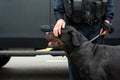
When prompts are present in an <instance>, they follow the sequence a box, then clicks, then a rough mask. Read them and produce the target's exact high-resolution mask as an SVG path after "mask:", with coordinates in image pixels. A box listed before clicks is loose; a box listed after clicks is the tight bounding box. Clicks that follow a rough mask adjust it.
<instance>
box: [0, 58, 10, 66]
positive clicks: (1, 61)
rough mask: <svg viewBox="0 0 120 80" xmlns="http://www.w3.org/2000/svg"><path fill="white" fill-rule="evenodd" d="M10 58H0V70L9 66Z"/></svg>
mask: <svg viewBox="0 0 120 80" xmlns="http://www.w3.org/2000/svg"><path fill="white" fill-rule="evenodd" d="M10 58H11V57H10V56H0V68H2V67H3V66H4V65H5V64H7V63H8V61H9V60H10Z"/></svg>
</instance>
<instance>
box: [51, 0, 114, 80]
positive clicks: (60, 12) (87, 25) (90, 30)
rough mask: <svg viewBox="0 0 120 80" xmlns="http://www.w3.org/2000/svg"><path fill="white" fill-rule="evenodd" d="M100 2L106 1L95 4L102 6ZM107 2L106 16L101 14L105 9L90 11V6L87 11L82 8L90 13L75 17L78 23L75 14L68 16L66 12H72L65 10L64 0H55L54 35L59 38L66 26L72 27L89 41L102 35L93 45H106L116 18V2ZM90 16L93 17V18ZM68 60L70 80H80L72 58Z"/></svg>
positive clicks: (111, 0) (72, 0)
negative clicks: (108, 34)
mask: <svg viewBox="0 0 120 80" xmlns="http://www.w3.org/2000/svg"><path fill="white" fill-rule="evenodd" d="M66 1H68V3H70V4H73V3H74V4H76V3H77V2H75V1H82V0H66ZM83 1H86V2H87V5H88V4H89V1H92V0H83ZM93 1H94V0H93ZM96 1H97V0H96ZM99 1H104V0H98V2H95V3H96V4H100V5H102V4H103V2H101V3H100V2H99ZM105 1H107V2H106V3H107V4H106V8H105V9H104V10H105V11H104V14H99V13H100V12H99V11H102V10H101V9H103V8H96V9H95V10H94V7H92V9H90V8H89V6H88V8H87V9H86V7H85V9H84V8H83V6H82V8H83V9H84V11H85V10H89V11H88V12H80V13H79V14H77V15H75V16H78V21H75V20H77V18H74V17H75V16H72V15H74V14H71V15H70V16H72V17H70V16H68V15H67V13H66V12H70V11H66V9H65V7H66V5H65V2H64V0H55V7H54V14H55V17H56V24H55V26H54V28H53V33H54V35H55V36H56V37H57V36H58V35H60V34H61V29H62V28H65V27H66V25H71V26H73V27H75V28H76V29H77V30H78V31H81V32H82V33H83V34H84V36H86V37H87V38H88V39H89V40H91V39H92V38H93V37H94V36H96V35H97V34H99V33H101V34H102V35H103V36H100V37H99V38H97V39H96V40H94V41H93V43H97V44H103V43H104V35H106V34H107V33H109V32H110V31H111V22H112V19H113V16H114V0H105ZM80 3H82V2H80ZM79 5H80V4H79ZM87 5H86V6H87ZM77 6H78V5H77ZM75 7H76V6H72V8H73V9H75ZM79 7H80V9H81V10H82V8H81V6H79ZM69 8H70V7H69ZM97 9H98V10H97ZM90 10H93V11H90ZM72 11H75V10H72ZM78 11H79V10H78ZM94 11H95V12H97V11H98V12H97V13H94V14H93V12H94ZM76 12H77V11H76ZM73 13H75V12H73ZM86 13H87V14H88V13H91V14H90V15H89V14H88V15H87V14H86ZM96 14H97V15H100V17H99V18H98V17H96ZM81 15H82V16H81ZM79 16H80V17H79ZM83 16H86V17H83ZM90 16H92V18H91V17H90ZM81 18H82V19H81ZM84 18H85V19H84ZM89 18H90V19H89ZM73 19H75V20H73ZM79 19H81V20H80V21H79ZM67 58H68V64H69V80H79V78H78V74H77V72H76V69H75V67H74V65H73V64H72V62H71V58H70V56H67Z"/></svg>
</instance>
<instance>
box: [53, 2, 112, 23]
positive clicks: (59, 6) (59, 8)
mask: <svg viewBox="0 0 120 80" xmlns="http://www.w3.org/2000/svg"><path fill="white" fill-rule="evenodd" d="M54 13H55V16H56V19H57V20H58V19H63V18H64V13H65V9H64V4H63V0H55V7H54ZM113 16H114V0H108V6H107V10H106V12H105V15H104V20H109V21H111V20H112V19H113Z"/></svg>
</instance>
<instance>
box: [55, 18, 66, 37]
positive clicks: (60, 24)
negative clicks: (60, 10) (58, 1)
mask: <svg viewBox="0 0 120 80" xmlns="http://www.w3.org/2000/svg"><path fill="white" fill-rule="evenodd" d="M65 26H66V23H65V21H64V20H63V19H59V20H58V21H57V22H56V24H55V26H54V29H53V34H54V36H56V37H57V36H58V35H59V34H61V29H62V28H65Z"/></svg>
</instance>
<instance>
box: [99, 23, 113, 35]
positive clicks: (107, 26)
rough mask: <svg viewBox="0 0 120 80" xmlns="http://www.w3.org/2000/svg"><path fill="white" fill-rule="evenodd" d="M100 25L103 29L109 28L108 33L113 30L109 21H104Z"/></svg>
mask: <svg viewBox="0 0 120 80" xmlns="http://www.w3.org/2000/svg"><path fill="white" fill-rule="evenodd" d="M101 27H102V28H103V30H104V31H106V30H109V33H112V32H114V29H113V28H112V26H111V24H110V23H107V22H104V23H103V24H102V25H101Z"/></svg>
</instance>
